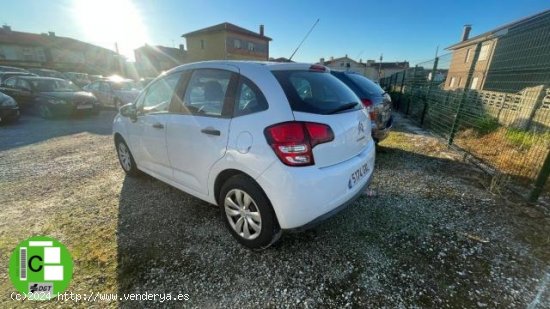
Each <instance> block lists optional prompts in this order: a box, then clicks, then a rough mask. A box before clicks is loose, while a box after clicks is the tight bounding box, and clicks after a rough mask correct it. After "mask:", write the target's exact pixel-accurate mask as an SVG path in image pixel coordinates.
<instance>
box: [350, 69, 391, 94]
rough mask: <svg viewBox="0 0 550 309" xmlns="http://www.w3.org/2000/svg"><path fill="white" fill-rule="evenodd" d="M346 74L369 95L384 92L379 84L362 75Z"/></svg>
mask: <svg viewBox="0 0 550 309" xmlns="http://www.w3.org/2000/svg"><path fill="white" fill-rule="evenodd" d="M347 76H348V77H349V79H351V80H352V81H353V82H354V83H355V84H357V86H359V87H360V88H361V90H363V91H365V92H367V93H368V94H370V95H382V94H384V92H385V91H384V90H383V89H382V88H381V87H380V86H379V85H377V84H376V83H374V82H373V81H371V80H370V79H368V78H366V77H364V76H362V75H359V74H348V75H347Z"/></svg>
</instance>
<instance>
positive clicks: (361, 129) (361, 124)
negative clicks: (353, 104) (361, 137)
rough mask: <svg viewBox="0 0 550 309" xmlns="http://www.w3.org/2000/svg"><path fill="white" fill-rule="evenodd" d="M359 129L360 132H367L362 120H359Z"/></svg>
mask: <svg viewBox="0 0 550 309" xmlns="http://www.w3.org/2000/svg"><path fill="white" fill-rule="evenodd" d="M357 131H358V132H359V134H365V127H364V126H363V123H362V122H359V126H358V127H357Z"/></svg>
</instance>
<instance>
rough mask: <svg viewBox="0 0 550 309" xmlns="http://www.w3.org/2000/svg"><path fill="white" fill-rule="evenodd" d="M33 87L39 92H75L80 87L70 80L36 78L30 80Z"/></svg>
mask: <svg viewBox="0 0 550 309" xmlns="http://www.w3.org/2000/svg"><path fill="white" fill-rule="evenodd" d="M30 83H31V84H32V86H33V88H34V89H35V90H36V91H38V92H75V91H80V88H78V86H76V85H75V84H73V83H72V82H70V81H67V80H62V79H35V80H30Z"/></svg>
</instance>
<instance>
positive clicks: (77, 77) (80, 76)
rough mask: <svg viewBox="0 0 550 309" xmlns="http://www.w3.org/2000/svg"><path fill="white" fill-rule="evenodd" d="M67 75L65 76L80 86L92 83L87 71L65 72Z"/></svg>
mask: <svg viewBox="0 0 550 309" xmlns="http://www.w3.org/2000/svg"><path fill="white" fill-rule="evenodd" d="M63 75H65V78H66V79H68V80H70V81H71V82H73V83H74V84H75V85H77V86H78V87H84V86H86V85H88V84H89V83H91V81H90V78H89V77H88V74H86V73H78V72H65V73H63Z"/></svg>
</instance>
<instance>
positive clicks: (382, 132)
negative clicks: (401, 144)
mask: <svg viewBox="0 0 550 309" xmlns="http://www.w3.org/2000/svg"><path fill="white" fill-rule="evenodd" d="M392 126H393V116H392V117H390V119H389V120H388V122H387V123H386V127H385V128H383V129H378V128H372V138H374V139H375V140H376V141H378V142H379V141H381V140H384V139H385V138H386V137H388V135H389V134H390V131H391V128H392Z"/></svg>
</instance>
